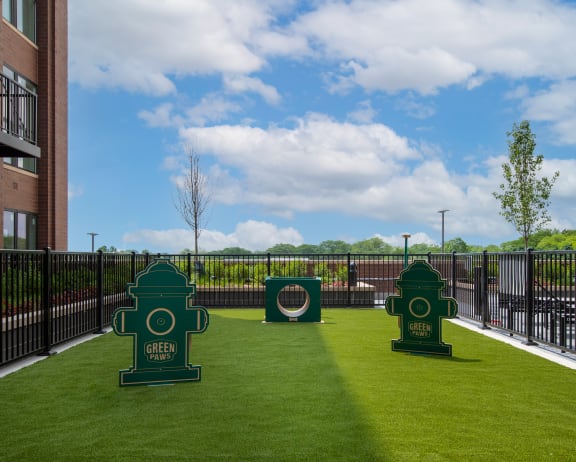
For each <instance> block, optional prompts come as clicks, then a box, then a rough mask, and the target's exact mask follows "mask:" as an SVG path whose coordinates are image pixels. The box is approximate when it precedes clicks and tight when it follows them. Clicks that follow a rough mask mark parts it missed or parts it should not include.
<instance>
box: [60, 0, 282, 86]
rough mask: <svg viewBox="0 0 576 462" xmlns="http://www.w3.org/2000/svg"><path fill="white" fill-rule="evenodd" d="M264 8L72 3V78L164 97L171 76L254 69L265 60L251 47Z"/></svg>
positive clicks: (145, 0)
mask: <svg viewBox="0 0 576 462" xmlns="http://www.w3.org/2000/svg"><path fill="white" fill-rule="evenodd" d="M268 8H269V6H268V5H260V4H259V3H258V2H254V1H250V0H238V1H234V2H232V1H227V0H218V1H215V0H195V1H193V2H191V1H188V0H172V1H170V2H158V1H155V0H100V1H98V2H86V1H84V0H71V1H70V6H69V10H70V21H69V23H70V36H71V37H70V57H71V59H70V77H71V80H72V81H75V82H78V83H81V84H82V85H86V86H108V87H121V88H123V89H125V90H128V91H140V92H143V93H149V94H155V95H165V94H168V93H172V92H174V91H175V85H174V82H173V81H172V80H171V79H170V77H169V75H196V74H211V73H219V72H222V73H229V72H232V73H250V72H254V71H256V70H258V69H260V68H261V66H262V65H263V64H264V61H263V59H262V58H261V57H259V56H257V55H256V54H255V53H254V52H253V51H252V50H251V49H250V48H251V46H250V42H251V40H252V36H253V34H254V33H256V32H258V31H259V30H261V29H266V28H267V26H268V23H269V22H270V21H271V16H270V15H269V13H268ZM270 8H271V6H270ZM127 18H129V19H130V20H129V21H127V20H126V19H127Z"/></svg>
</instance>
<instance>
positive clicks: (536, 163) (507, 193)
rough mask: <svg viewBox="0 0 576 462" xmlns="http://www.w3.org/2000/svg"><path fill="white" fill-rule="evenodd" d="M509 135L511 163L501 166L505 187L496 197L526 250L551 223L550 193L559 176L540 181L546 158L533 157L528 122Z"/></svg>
mask: <svg viewBox="0 0 576 462" xmlns="http://www.w3.org/2000/svg"><path fill="white" fill-rule="evenodd" d="M507 135H508V151H509V155H510V157H509V160H510V161H509V162H507V163H504V164H502V172H503V175H504V180H505V183H502V184H501V185H500V191H501V192H494V193H493V195H494V197H495V198H496V199H498V200H499V201H500V207H501V210H500V214H501V215H502V216H503V217H504V218H505V219H506V221H508V222H509V223H512V224H513V225H514V227H515V229H516V231H518V233H520V235H521V236H522V239H523V241H524V249H527V248H528V244H529V240H530V236H531V235H532V234H533V233H534V232H536V231H539V230H540V229H542V227H543V226H544V225H545V224H546V223H548V222H549V221H550V216H549V215H548V211H547V208H548V206H549V199H550V193H551V191H552V186H553V185H554V182H555V181H556V179H557V178H558V175H559V174H560V173H559V172H555V173H554V175H553V176H552V178H547V177H541V178H538V177H537V173H538V172H539V171H540V170H541V168H542V161H543V160H544V157H543V156H542V155H541V154H539V155H534V149H535V147H536V141H535V138H536V137H535V135H534V134H533V133H532V131H531V130H530V123H529V122H528V121H527V120H524V121H522V122H521V123H520V125H517V124H514V126H513V128H512V131H510V132H508V133H507Z"/></svg>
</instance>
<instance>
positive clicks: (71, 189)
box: [68, 183, 84, 200]
mask: <svg viewBox="0 0 576 462" xmlns="http://www.w3.org/2000/svg"><path fill="white" fill-rule="evenodd" d="M83 194H84V187H83V186H81V185H75V184H72V183H68V200H72V199H75V198H76V197H80V196H82V195H83Z"/></svg>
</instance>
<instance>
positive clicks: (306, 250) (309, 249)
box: [296, 244, 318, 254]
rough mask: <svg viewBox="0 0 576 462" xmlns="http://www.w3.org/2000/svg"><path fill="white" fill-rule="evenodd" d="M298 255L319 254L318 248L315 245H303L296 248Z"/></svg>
mask: <svg viewBox="0 0 576 462" xmlns="http://www.w3.org/2000/svg"><path fill="white" fill-rule="evenodd" d="M296 253H299V254H317V253H318V246H317V245H314V244H301V245H299V246H298V247H296Z"/></svg>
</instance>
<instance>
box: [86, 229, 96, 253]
mask: <svg viewBox="0 0 576 462" xmlns="http://www.w3.org/2000/svg"><path fill="white" fill-rule="evenodd" d="M86 234H88V236H91V237H92V253H94V237H96V236H98V233H86Z"/></svg>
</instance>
